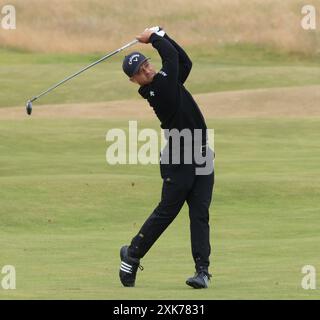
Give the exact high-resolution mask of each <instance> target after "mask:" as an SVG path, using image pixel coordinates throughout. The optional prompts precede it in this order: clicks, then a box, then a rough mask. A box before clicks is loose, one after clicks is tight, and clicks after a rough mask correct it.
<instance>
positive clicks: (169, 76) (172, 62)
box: [137, 29, 179, 89]
mask: <svg viewBox="0 0 320 320" xmlns="http://www.w3.org/2000/svg"><path fill="white" fill-rule="evenodd" d="M137 39H138V40H139V41H140V42H142V43H151V44H152V46H153V47H154V48H155V49H156V50H157V51H158V53H159V55H160V57H161V60H162V68H161V70H160V71H159V73H158V74H159V78H160V79H161V83H162V84H163V85H165V86H166V87H167V88H171V89H173V88H176V85H177V83H178V81H179V53H178V51H177V50H176V48H175V47H174V46H173V45H172V44H171V43H170V41H169V40H167V39H166V38H164V37H163V34H162V35H159V34H157V33H156V32H155V31H153V30H150V29H146V30H145V31H144V32H143V33H142V34H141V35H140V36H138V37H137Z"/></svg>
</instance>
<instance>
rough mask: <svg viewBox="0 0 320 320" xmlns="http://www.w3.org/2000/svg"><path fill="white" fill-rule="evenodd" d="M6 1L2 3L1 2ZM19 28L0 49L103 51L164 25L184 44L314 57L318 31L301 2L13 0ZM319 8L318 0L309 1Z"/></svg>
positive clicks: (2, 37)
mask: <svg viewBox="0 0 320 320" xmlns="http://www.w3.org/2000/svg"><path fill="white" fill-rule="evenodd" d="M4 3H6V1H4V0H1V1H0V6H1V4H4ZM10 3H12V4H13V5H15V6H16V9H17V29H16V30H15V31H10V32H8V31H4V30H1V29H0V43H1V46H4V47H9V48H19V49H24V50H31V51H41V52H80V53H82V52H103V51H105V50H111V49H112V48H115V47H119V45H120V44H122V43H126V42H128V41H130V40H131V39H132V38H134V37H135V36H136V34H137V33H139V32H140V31H142V30H144V28H146V27H148V26H152V25H162V26H163V27H165V28H166V29H167V31H168V32H169V33H170V34H173V35H174V36H175V37H176V38H177V39H178V40H179V41H182V42H183V43H184V44H185V45H187V46H197V47H204V46H205V47H207V50H208V51H210V50H211V48H212V46H216V45H220V44H234V43H251V44H258V45H267V46H272V47H274V48H277V49H279V50H281V51H287V52H292V51H294V52H303V53H307V54H316V53H317V51H318V50H319V32H318V31H313V32H308V31H305V30H303V29H302V28H301V26H300V22H301V19H302V14H301V8H302V6H303V5H305V4H306V3H305V2H304V1H301V0H290V1H277V0H268V1H264V0H242V1H238V0H226V1H223V3H222V2H221V1H219V0H199V1H193V0H172V1H170V2H168V1H165V0H160V1H157V3H156V5H155V3H154V2H152V1H142V0H138V1H134V2H132V1H130V0H121V1H119V0H108V1H103V0H92V1H86V0H65V1H63V2H62V1H60V0H52V1H50V2H48V1H45V0H28V1H25V0H12V1H11V2H10ZM308 4H313V5H315V6H316V7H317V8H318V4H319V3H318V1H316V0H310V1H308Z"/></svg>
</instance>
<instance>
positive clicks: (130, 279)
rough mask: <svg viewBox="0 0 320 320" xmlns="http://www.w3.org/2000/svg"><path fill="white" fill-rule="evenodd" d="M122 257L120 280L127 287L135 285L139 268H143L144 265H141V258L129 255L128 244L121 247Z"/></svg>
mask: <svg viewBox="0 0 320 320" xmlns="http://www.w3.org/2000/svg"><path fill="white" fill-rule="evenodd" d="M120 259H121V264H120V270H119V277H120V281H121V283H122V284H123V285H124V286H125V287H134V285H135V281H136V275H137V270H138V268H140V270H143V267H142V266H140V259H136V258H132V257H130V256H129V254H128V246H123V247H122V248H121V249H120Z"/></svg>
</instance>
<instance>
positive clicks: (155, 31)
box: [149, 26, 166, 37]
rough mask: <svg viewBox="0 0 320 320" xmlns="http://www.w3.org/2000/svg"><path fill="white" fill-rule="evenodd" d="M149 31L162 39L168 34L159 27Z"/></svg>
mask: <svg viewBox="0 0 320 320" xmlns="http://www.w3.org/2000/svg"><path fill="white" fill-rule="evenodd" d="M149 30H151V31H154V33H156V34H157V35H158V36H160V37H163V36H164V35H165V34H166V33H165V31H164V30H163V29H162V28H161V27H159V26H156V27H152V28H149Z"/></svg>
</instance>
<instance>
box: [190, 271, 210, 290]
mask: <svg viewBox="0 0 320 320" xmlns="http://www.w3.org/2000/svg"><path fill="white" fill-rule="evenodd" d="M210 278H211V274H209V273H208V272H207V271H199V272H196V273H195V275H194V276H193V277H191V278H189V279H188V280H187V281H186V284H187V285H188V286H190V287H192V288H194V289H205V288H208V286H209V281H210Z"/></svg>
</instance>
